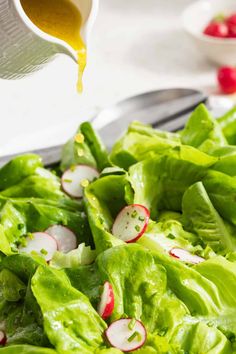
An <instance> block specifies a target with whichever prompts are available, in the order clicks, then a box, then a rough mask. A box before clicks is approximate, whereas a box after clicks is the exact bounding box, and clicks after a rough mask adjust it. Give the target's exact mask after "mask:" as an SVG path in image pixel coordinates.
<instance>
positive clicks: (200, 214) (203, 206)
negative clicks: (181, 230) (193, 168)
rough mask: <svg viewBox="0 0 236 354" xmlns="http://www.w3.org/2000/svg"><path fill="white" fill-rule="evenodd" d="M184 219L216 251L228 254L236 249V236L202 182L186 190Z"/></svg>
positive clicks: (186, 224)
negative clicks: (226, 224) (230, 230)
mask: <svg viewBox="0 0 236 354" xmlns="http://www.w3.org/2000/svg"><path fill="white" fill-rule="evenodd" d="M183 220H184V226H185V228H186V229H187V230H189V231H191V232H194V233H195V234H197V235H198V236H199V237H200V239H201V240H202V241H203V242H204V244H205V245H209V246H210V247H211V248H212V249H213V250H214V251H216V252H220V253H223V254H226V253H228V252H231V251H234V250H236V238H233V237H232V236H231V234H230V232H229V231H228V229H227V227H226V226H225V224H224V221H223V219H222V218H221V217H220V215H219V214H218V212H217V211H216V210H215V208H214V207H213V205H212V203H211V201H210V198H209V197H208V194H207V192H206V190H205V188H204V186H203V184H202V182H197V183H195V184H194V185H192V186H191V187H189V188H188V189H187V190H186V192H185V194H184V196H183Z"/></svg>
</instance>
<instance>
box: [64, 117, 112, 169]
mask: <svg viewBox="0 0 236 354" xmlns="http://www.w3.org/2000/svg"><path fill="white" fill-rule="evenodd" d="M78 164H85V165H89V166H92V167H95V168H97V169H98V170H99V171H101V170H103V168H105V167H107V166H110V163H109V160H108V153H107V150H106V148H105V146H104V145H103V143H102V141H101V140H100V138H99V137H98V135H97V134H96V133H95V131H94V130H93V128H92V125H91V124H90V123H89V122H85V123H82V124H81V125H80V127H79V129H78V131H77V133H76V135H75V136H74V137H73V139H70V140H69V141H68V143H67V144H66V145H65V146H64V148H63V151H62V161H61V169H62V171H64V170H66V169H68V168H69V167H71V166H72V165H78Z"/></svg>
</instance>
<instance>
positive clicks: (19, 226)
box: [17, 224, 25, 230]
mask: <svg viewBox="0 0 236 354" xmlns="http://www.w3.org/2000/svg"><path fill="white" fill-rule="evenodd" d="M24 226H25V225H24V224H18V225H17V229H18V230H22V229H23V228H24Z"/></svg>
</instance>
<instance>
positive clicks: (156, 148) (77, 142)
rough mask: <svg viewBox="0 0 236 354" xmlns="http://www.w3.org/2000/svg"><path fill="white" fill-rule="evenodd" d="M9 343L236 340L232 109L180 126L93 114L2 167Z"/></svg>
mask: <svg viewBox="0 0 236 354" xmlns="http://www.w3.org/2000/svg"><path fill="white" fill-rule="evenodd" d="M0 208H1V210H0V267H1V269H0V345H1V346H0V350H1V352H2V354H15V353H21V354H57V353H58V354H63V353H66V354H77V353H78V354H89V353H94V354H121V353H123V352H131V353H133V352H135V353H137V354H155V353H158V354H164V353H166V354H167V353H168V354H200V353H201V354H203V353H204V354H228V353H236V109H235V108H234V109H233V110H231V111H230V112H229V113H227V114H226V115H225V116H223V117H221V118H220V119H218V120H215V119H213V118H212V116H211V114H210V113H209V112H208V111H207V109H206V107H205V106H204V105H200V106H199V107H198V108H197V109H196V110H195V111H194V112H193V113H192V115H191V116H190V118H189V120H188V122H187V124H186V126H185V128H184V129H183V130H182V131H180V132H177V133H170V132H165V131H158V130H154V129H152V128H151V127H149V126H146V125H143V124H141V123H139V122H133V123H132V124H131V125H130V126H129V127H128V130H127V132H126V133H125V134H124V136H123V137H121V139H120V140H119V141H117V142H116V143H115V145H114V147H113V149H112V151H111V152H110V153H108V152H107V151H106V149H105V147H104V146H103V144H102V142H101V141H100V139H99V137H98V136H97V135H96V134H95V132H94V131H93V129H92V127H91V125H90V124H89V123H83V124H82V125H81V126H80V128H79V130H78V131H77V132H76V134H75V136H74V137H73V139H71V140H70V141H69V142H68V143H67V144H66V145H65V147H64V149H63V154H62V160H61V165H60V166H58V167H56V168H55V169H45V168H44V167H43V166H42V162H41V159H40V157H39V156H36V155H24V156H19V157H17V158H15V159H13V160H12V161H10V162H9V163H8V164H7V165H5V166H4V167H2V168H1V169H0Z"/></svg>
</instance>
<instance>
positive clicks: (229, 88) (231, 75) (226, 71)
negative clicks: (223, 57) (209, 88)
mask: <svg viewBox="0 0 236 354" xmlns="http://www.w3.org/2000/svg"><path fill="white" fill-rule="evenodd" d="M217 78H218V82H219V85H220V88H221V90H222V92H223V93H226V94H231V93H234V92H236V69H235V68H234V67H231V66H224V67H222V68H220V69H219V70H218V75H217Z"/></svg>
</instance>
